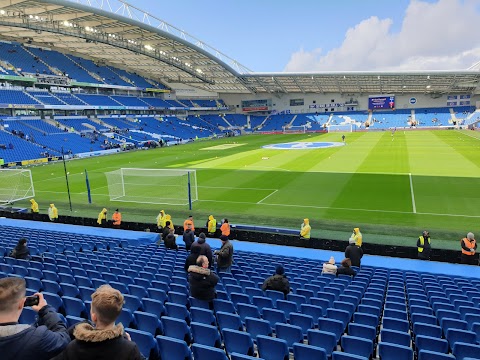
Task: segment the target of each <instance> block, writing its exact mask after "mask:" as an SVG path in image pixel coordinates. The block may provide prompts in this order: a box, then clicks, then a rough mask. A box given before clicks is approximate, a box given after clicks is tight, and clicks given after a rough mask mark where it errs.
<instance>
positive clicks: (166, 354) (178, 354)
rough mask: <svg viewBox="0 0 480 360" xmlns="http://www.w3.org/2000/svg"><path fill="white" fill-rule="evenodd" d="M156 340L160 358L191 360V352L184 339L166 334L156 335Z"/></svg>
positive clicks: (166, 359) (163, 359)
mask: <svg viewBox="0 0 480 360" xmlns="http://www.w3.org/2000/svg"><path fill="white" fill-rule="evenodd" d="M156 340H157V344H158V350H159V353H160V358H161V359H162V360H192V353H191V351H190V348H189V347H188V345H187V343H186V342H185V341H183V340H178V339H175V338H171V337H168V336H157V337H156Z"/></svg>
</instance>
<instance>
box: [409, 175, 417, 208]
mask: <svg viewBox="0 0 480 360" xmlns="http://www.w3.org/2000/svg"><path fill="white" fill-rule="evenodd" d="M408 177H409V179H410V193H411V194H412V208H413V213H414V214H416V213H417V206H416V205H415V193H414V192H413V181H412V174H411V173H409V174H408Z"/></svg>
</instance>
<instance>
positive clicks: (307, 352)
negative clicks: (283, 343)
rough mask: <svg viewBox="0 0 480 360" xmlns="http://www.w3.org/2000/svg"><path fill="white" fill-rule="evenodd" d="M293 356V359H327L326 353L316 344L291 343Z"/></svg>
mask: <svg viewBox="0 0 480 360" xmlns="http://www.w3.org/2000/svg"><path fill="white" fill-rule="evenodd" d="M293 357H294V358H295V360H311V359H315V360H327V353H326V352H325V350H324V349H322V348H321V347H318V346H312V345H305V344H293Z"/></svg>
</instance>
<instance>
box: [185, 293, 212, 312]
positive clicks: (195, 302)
mask: <svg viewBox="0 0 480 360" xmlns="http://www.w3.org/2000/svg"><path fill="white" fill-rule="evenodd" d="M189 301H190V306H191V307H196V308H202V309H208V310H210V302H208V301H204V300H199V299H195V298H193V297H191V296H190V297H189Z"/></svg>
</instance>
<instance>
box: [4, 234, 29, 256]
mask: <svg viewBox="0 0 480 360" xmlns="http://www.w3.org/2000/svg"><path fill="white" fill-rule="evenodd" d="M9 256H11V257H13V258H15V259H21V260H30V259H31V258H32V257H31V256H30V250H29V249H28V246H27V239H25V238H22V239H20V240H18V243H17V245H16V246H15V248H13V250H12V251H11V252H10V255H9Z"/></svg>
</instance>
